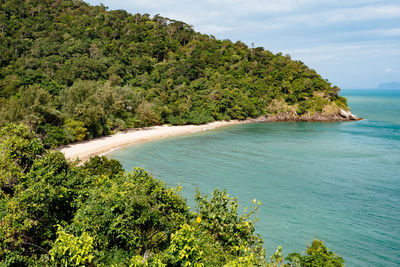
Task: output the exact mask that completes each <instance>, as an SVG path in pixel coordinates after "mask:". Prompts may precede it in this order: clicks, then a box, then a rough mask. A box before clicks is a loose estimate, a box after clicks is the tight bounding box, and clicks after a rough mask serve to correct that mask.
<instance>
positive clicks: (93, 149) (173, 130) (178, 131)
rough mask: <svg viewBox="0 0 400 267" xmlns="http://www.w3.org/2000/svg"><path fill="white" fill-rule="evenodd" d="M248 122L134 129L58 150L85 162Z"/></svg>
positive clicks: (69, 157)
mask: <svg viewBox="0 0 400 267" xmlns="http://www.w3.org/2000/svg"><path fill="white" fill-rule="evenodd" d="M248 122H250V121H249V120H243V121H239V120H231V121H215V122H210V123H207V124H201V125H178V126H169V125H162V126H152V127H147V128H133V129H128V130H125V131H122V132H118V133H116V134H113V135H109V136H105V137H99V138H94V139H91V140H87V141H83V142H78V143H72V144H69V145H66V146H63V147H60V148H59V149H58V150H59V151H60V152H62V153H63V154H64V155H65V157H66V158H67V159H68V160H80V161H83V162H84V161H87V160H88V159H89V158H90V157H94V156H98V155H105V154H107V153H110V152H111V151H115V150H117V149H120V148H123V147H126V146H129V145H133V144H138V143H143V142H148V141H152V140H156V139H162V138H167V137H172V136H178V135H183V134H190V133H196V132H200V131H206V130H212V129H215V128H219V127H222V126H228V125H235V124H242V123H248Z"/></svg>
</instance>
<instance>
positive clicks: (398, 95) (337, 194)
mask: <svg viewBox="0 0 400 267" xmlns="http://www.w3.org/2000/svg"><path fill="white" fill-rule="evenodd" d="M341 95H343V96H345V97H347V99H348V104H349V106H350V107H351V110H352V112H353V113H354V114H356V115H358V116H359V117H362V118H364V119H363V120H361V121H351V122H321V123H320V122H273V123H253V124H242V125H233V126H227V127H222V128H217V129H210V130H207V131H203V132H198V133H193V134H188V135H184V136H179V137H171V138H166V139H162V140H157V141H152V142H148V143H143V144H139V145H133V146H130V147H127V148H124V149H121V150H117V151H114V152H113V153H112V154H110V157H112V158H114V159H117V160H120V161H121V163H122V164H123V166H124V168H125V169H126V170H128V171H129V170H132V168H134V167H136V166H140V167H143V168H145V169H146V170H148V171H149V172H150V173H151V174H152V175H153V176H154V177H156V178H159V179H161V180H163V181H165V182H166V183H167V185H168V186H177V185H181V186H183V190H182V192H181V194H182V196H183V197H185V198H186V199H187V201H188V204H189V205H190V206H191V207H194V194H195V190H196V188H198V189H199V190H200V191H201V192H202V193H203V194H208V195H210V194H211V193H212V191H213V190H214V189H215V188H219V189H221V190H222V189H226V190H227V191H228V193H229V195H230V196H234V197H238V199H239V203H240V207H241V208H242V209H243V208H244V207H249V206H251V205H252V203H251V201H252V200H253V199H256V200H257V201H261V203H262V205H261V208H260V210H259V212H258V214H257V218H258V221H257V223H256V232H257V233H259V234H260V235H261V236H262V238H263V240H264V247H265V248H266V251H267V255H269V256H270V255H272V254H273V253H274V252H275V250H276V249H277V247H278V246H282V247H283V252H284V254H285V255H287V254H288V253H290V252H300V253H304V252H305V250H306V245H310V244H311V243H312V241H313V239H315V238H318V239H321V240H323V241H324V243H325V244H326V245H327V247H328V248H330V249H331V250H332V251H333V252H335V253H337V254H339V255H340V256H342V257H343V258H344V259H345V262H346V266H400V90H361V89H359V90H343V91H342V92H341Z"/></svg>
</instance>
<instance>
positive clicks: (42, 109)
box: [0, 0, 347, 146]
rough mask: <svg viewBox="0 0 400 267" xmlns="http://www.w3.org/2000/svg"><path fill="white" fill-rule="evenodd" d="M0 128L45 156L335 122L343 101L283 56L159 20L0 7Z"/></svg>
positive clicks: (80, 8) (42, 1)
mask: <svg viewBox="0 0 400 267" xmlns="http://www.w3.org/2000/svg"><path fill="white" fill-rule="evenodd" d="M0 3H1V9H0V125H3V124H5V123H7V122H17V121H23V122H26V123H28V124H29V125H30V126H31V127H32V129H34V130H35V131H36V132H37V133H38V134H40V135H41V136H42V138H43V140H44V142H45V144H46V145H47V146H52V145H59V144H64V143H68V142H73V141H77V140H82V139H86V138H92V137H96V136H101V135H105V134H109V133H110V132H111V131H113V130H119V129H124V128H127V127H139V126H148V125H155V124H163V123H169V124H189V123H190V124H200V123H205V122H209V121H214V120H229V119H245V118H248V117H252V118H256V117H259V116H268V115H270V114H277V113H278V114H279V113H290V114H294V115H296V116H301V115H303V116H313V115H315V114H318V115H321V116H327V115H332V114H337V111H338V107H342V108H344V109H347V104H346V100H345V99H344V98H343V97H340V96H339V95H338V92H339V88H337V87H336V86H332V85H331V84H330V83H329V82H328V81H327V80H325V79H323V78H322V77H321V76H320V75H319V74H317V73H316V72H315V71H314V70H312V69H310V68H308V67H307V66H305V65H304V64H303V63H302V62H300V61H293V60H291V58H290V56H289V55H286V56H283V55H282V54H280V53H279V54H276V55H274V54H273V53H271V52H270V51H267V50H264V49H263V48H261V47H257V48H249V47H247V46H246V45H245V44H244V43H242V42H239V41H238V42H235V43H233V42H231V41H230V40H217V39H215V38H214V37H213V36H209V35H206V34H201V33H197V32H195V31H194V30H193V28H192V27H191V26H190V25H187V24H185V23H183V22H180V21H175V20H171V19H167V18H163V17H161V16H159V15H155V16H154V17H150V16H149V15H148V14H142V15H140V14H135V15H131V14H129V13H127V12H126V11H123V10H115V11H107V8H106V7H104V6H90V5H88V4H86V3H84V2H82V1H71V0H57V1H54V0H26V1H21V0H0Z"/></svg>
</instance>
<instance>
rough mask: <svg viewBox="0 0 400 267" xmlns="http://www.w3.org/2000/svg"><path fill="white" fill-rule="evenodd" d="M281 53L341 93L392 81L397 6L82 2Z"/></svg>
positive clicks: (370, 2) (397, 48)
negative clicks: (181, 24) (165, 20)
mask: <svg viewBox="0 0 400 267" xmlns="http://www.w3.org/2000/svg"><path fill="white" fill-rule="evenodd" d="M87 2H88V3H90V4H92V5H97V4H100V3H103V4H104V5H105V6H107V7H109V9H125V10H127V11H128V12H130V13H133V14H134V13H148V14H150V15H152V16H153V15H155V14H160V15H161V16H163V17H168V18H171V19H176V20H181V21H184V22H186V23H188V24H190V25H193V27H194V29H195V30H196V31H199V32H202V33H206V34H212V35H214V36H215V37H217V38H218V39H230V40H232V41H237V40H240V41H242V42H244V43H246V44H248V45H250V44H251V43H254V45H255V46H256V47H257V46H263V47H264V48H266V49H268V50H270V51H272V52H274V53H277V52H283V53H285V54H286V53H288V54H290V55H291V56H292V58H293V59H297V60H301V61H303V62H304V63H306V64H307V65H308V66H310V67H312V68H314V69H315V70H317V72H318V73H320V74H321V75H322V76H323V77H324V78H327V79H328V80H329V81H331V82H332V83H333V84H335V85H338V86H339V87H341V88H375V87H377V85H378V84H379V83H381V82H391V81H398V82H400V0H264V1H256V0H230V1H229V0H205V1H189V0H176V1H173V0H89V1H87Z"/></svg>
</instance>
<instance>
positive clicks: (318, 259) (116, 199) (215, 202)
mask: <svg viewBox="0 0 400 267" xmlns="http://www.w3.org/2000/svg"><path fill="white" fill-rule="evenodd" d="M179 190H180V188H179V187H178V188H168V187H166V186H165V184H164V183H163V182H161V181H159V180H157V179H155V178H153V177H152V176H151V175H149V174H148V173H147V172H145V171H144V170H142V169H135V170H134V171H133V172H126V171H124V170H123V169H122V166H121V164H120V163H119V162H118V161H116V160H108V159H107V158H106V157H104V156H103V157H95V158H91V159H90V160H89V161H88V162H86V163H84V164H83V165H80V166H79V165H77V163H76V162H75V163H74V162H72V163H71V162H68V161H66V159H65V158H64V156H63V154H62V153H60V152H59V151H52V150H46V149H45V148H44V145H43V143H42V141H41V140H40V139H39V138H38V137H37V136H36V135H35V134H34V133H33V132H32V131H31V129H30V128H29V126H27V125H24V124H21V125H13V124H8V125H6V126H5V127H3V128H1V129H0V266H271V267H272V266H283V263H282V262H283V259H284V256H283V251H282V248H280V247H279V248H278V250H277V251H276V253H274V254H273V255H272V256H271V257H270V258H269V259H267V258H266V254H265V250H264V249H263V247H262V239H261V237H260V236H259V235H257V234H255V228H254V225H255V222H256V214H257V210H258V208H259V205H260V203H256V201H253V205H252V207H251V208H250V209H247V211H246V210H245V211H244V212H240V211H239V210H238V201H237V199H235V198H232V197H230V196H229V195H228V194H227V193H226V192H225V191H219V190H215V191H214V192H213V194H212V196H210V197H207V196H204V195H202V194H200V193H199V192H198V193H197V194H196V197H195V200H196V206H195V207H192V209H190V208H189V206H188V205H187V204H186V201H185V200H184V199H183V198H182V197H181V196H180V195H179ZM269 254H271V252H270V253H269ZM286 260H287V261H286V263H285V266H342V265H343V259H342V258H341V257H339V256H337V255H335V254H334V253H333V252H331V251H330V250H329V249H327V248H326V247H325V246H324V244H323V243H322V242H321V241H319V240H314V241H313V243H312V245H310V246H309V247H308V248H307V250H306V254H305V255H301V254H300V253H290V254H289V255H288V256H287V257H286Z"/></svg>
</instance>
